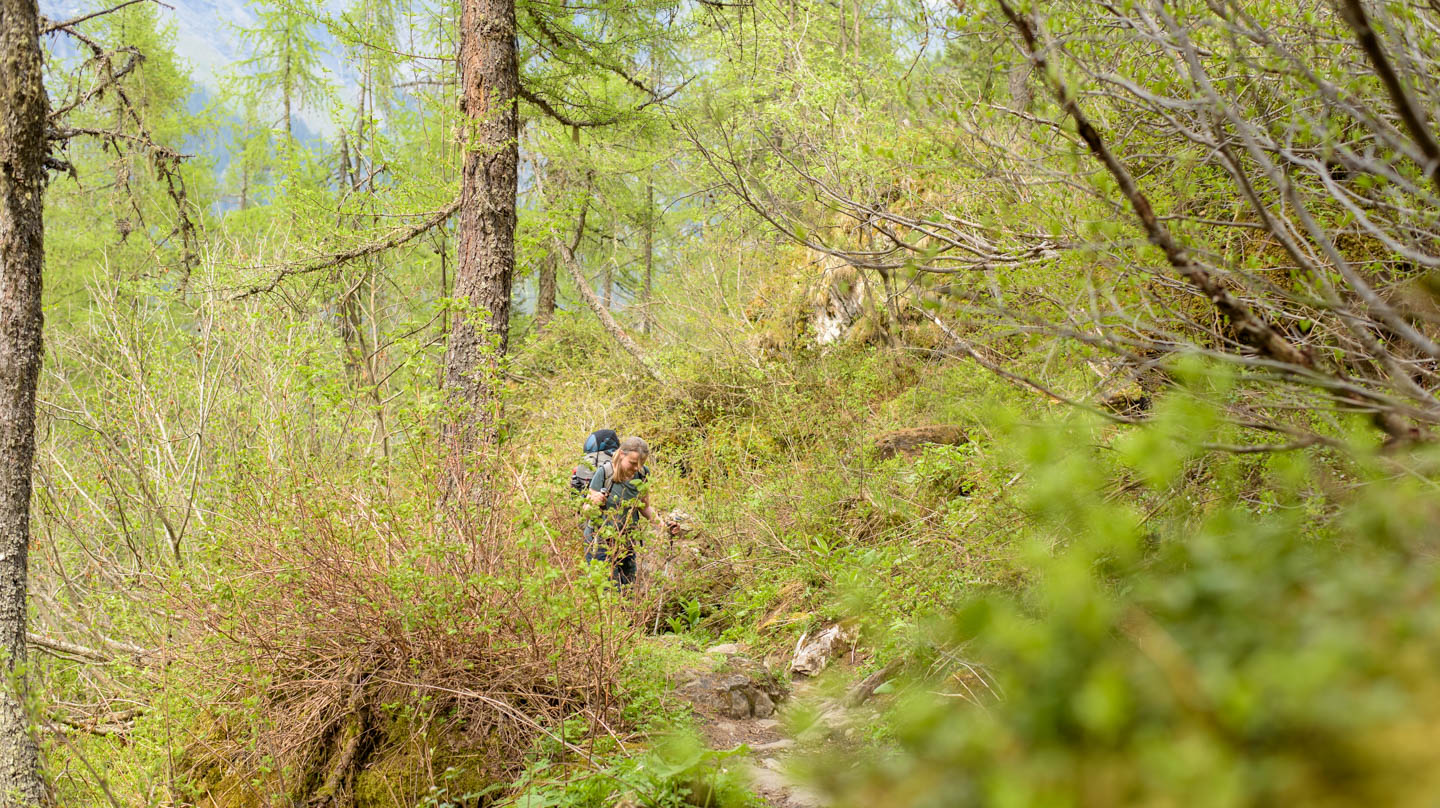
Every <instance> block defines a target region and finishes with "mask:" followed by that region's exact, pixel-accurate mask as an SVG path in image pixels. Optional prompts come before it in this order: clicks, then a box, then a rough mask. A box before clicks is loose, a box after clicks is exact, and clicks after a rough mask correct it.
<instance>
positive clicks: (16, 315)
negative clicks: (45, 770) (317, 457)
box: [0, 0, 49, 806]
mask: <svg viewBox="0 0 1440 808" xmlns="http://www.w3.org/2000/svg"><path fill="white" fill-rule="evenodd" d="M0 53H3V54H4V58H0V110H3V113H0V320H3V323H4V328H0V804H4V805H7V806H9V805H16V806H28V805H38V804H40V803H42V802H43V801H44V799H45V785H44V782H43V781H42V780H41V778H40V758H39V750H38V748H37V746H36V744H35V737H34V735H33V734H32V733H31V731H30V726H29V720H28V718H27V716H26V709H25V700H26V699H25V693H26V688H25V678H26V674H25V668H24V666H25V625H26V578H27V572H28V559H29V550H30V485H31V481H30V466H31V462H32V460H33V458H34V455H35V388H36V384H37V382H38V380H39V376H40V356H41V349H40V332H41V326H42V323H43V322H44V315H43V314H42V313H41V308H40V273H41V267H42V266H43V264H44V261H45V223H44V215H43V211H44V201H43V200H44V188H45V158H46V155H47V152H48V149H47V145H46V142H45V123H46V117H47V109H48V106H49V102H48V100H47V97H46V94H45V86H44V84H43V82H42V80H41V70H42V65H43V62H42V59H41V55H40V40H39V20H38V12H37V9H36V7H35V0H3V2H0Z"/></svg>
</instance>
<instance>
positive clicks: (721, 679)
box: [679, 656, 784, 719]
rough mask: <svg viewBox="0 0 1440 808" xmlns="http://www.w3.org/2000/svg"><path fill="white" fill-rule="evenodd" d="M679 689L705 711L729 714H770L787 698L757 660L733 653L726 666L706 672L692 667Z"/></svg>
mask: <svg viewBox="0 0 1440 808" xmlns="http://www.w3.org/2000/svg"><path fill="white" fill-rule="evenodd" d="M679 692H680V694H681V695H682V696H684V697H685V698H686V699H689V701H690V703H692V704H694V705H695V707H696V708H697V709H699V710H701V711H703V712H709V713H715V714H717V715H721V716H725V717H726V718H741V719H744V718H769V717H770V716H772V715H774V714H775V704H776V702H778V701H780V700H782V699H783V698H784V692H783V691H782V690H781V689H780V687H779V685H778V683H777V682H776V681H775V679H774V677H773V676H771V675H770V674H769V672H768V671H766V670H765V669H764V668H762V667H761V666H760V665H759V664H758V663H755V662H752V661H750V660H748V659H745V658H744V657H738V656H737V657H731V659H730V662H729V663H727V665H726V669H724V670H721V671H718V672H715V673H707V672H701V671H691V672H690V673H689V674H687V675H686V677H685V680H684V684H682V685H680V688H679Z"/></svg>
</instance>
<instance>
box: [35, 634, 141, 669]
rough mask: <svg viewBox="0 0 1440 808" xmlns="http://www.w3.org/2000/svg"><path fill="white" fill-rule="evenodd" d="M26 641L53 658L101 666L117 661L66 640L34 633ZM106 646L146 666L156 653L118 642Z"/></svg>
mask: <svg viewBox="0 0 1440 808" xmlns="http://www.w3.org/2000/svg"><path fill="white" fill-rule="evenodd" d="M25 640H26V642H28V643H30V645H31V646H33V647H35V648H37V649H39V650H41V651H45V652H47V653H49V654H50V655H51V656H56V657H59V658H61V659H68V660H71V661H75V660H83V661H86V662H99V663H101V664H108V663H111V662H114V661H115V657H114V656H112V655H110V654H107V653H105V652H104V651H100V650H97V649H95V648H90V647H88V646H84V645H78V644H76V643H73V642H66V641H65V640H57V639H55V638H53V637H45V636H43V635H40V634H36V633H34V632H26V634H25ZM106 644H107V645H109V646H111V647H112V648H115V649H117V650H119V651H122V652H124V653H126V654H129V655H131V656H133V657H135V662H137V663H139V664H142V665H143V664H146V663H145V661H144V658H145V657H147V656H150V655H152V654H154V653H155V652H154V651H151V650H148V649H145V648H141V647H139V646H136V645H131V644H130V643H124V642H120V641H118V640H108V641H107V643H106Z"/></svg>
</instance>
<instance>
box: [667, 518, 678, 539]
mask: <svg viewBox="0 0 1440 808" xmlns="http://www.w3.org/2000/svg"><path fill="white" fill-rule="evenodd" d="M665 531H666V532H667V533H669V534H670V535H671V536H679V535H680V523H679V522H672V521H670V520H669V519H666V520H665Z"/></svg>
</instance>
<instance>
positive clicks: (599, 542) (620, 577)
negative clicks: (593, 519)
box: [585, 526, 636, 589]
mask: <svg viewBox="0 0 1440 808" xmlns="http://www.w3.org/2000/svg"><path fill="white" fill-rule="evenodd" d="M609 533H610V531H608V530H600V531H597V530H592V529H591V528H590V527H588V526H587V527H586V528H585V560H586V561H608V562H609V563H610V579H611V580H613V581H614V582H615V586H617V587H619V588H621V589H624V588H625V587H627V586H629V585H630V584H633V583H635V573H636V565H635V543H634V542H632V541H630V539H629V538H627V537H625V536H615V535H607V534H609Z"/></svg>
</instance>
